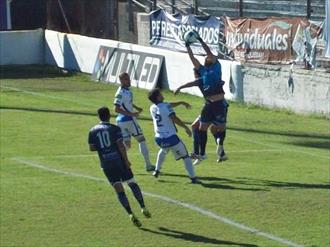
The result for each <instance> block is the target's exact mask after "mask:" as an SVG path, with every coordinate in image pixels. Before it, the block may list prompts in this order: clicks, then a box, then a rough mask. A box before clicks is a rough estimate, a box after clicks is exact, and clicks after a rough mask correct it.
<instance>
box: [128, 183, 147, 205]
mask: <svg viewBox="0 0 330 247" xmlns="http://www.w3.org/2000/svg"><path fill="white" fill-rule="evenodd" d="M128 186H129V187H130V188H131V190H132V192H133V195H134V197H135V199H136V200H137V201H138V203H139V204H140V207H141V208H144V207H145V205H144V200H143V195H142V192H141V189H140V187H139V185H138V184H137V183H129V184H128Z"/></svg>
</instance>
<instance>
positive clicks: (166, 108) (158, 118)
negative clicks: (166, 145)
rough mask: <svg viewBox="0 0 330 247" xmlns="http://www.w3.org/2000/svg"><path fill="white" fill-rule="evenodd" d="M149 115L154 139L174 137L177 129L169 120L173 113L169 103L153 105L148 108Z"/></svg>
mask: <svg viewBox="0 0 330 247" xmlns="http://www.w3.org/2000/svg"><path fill="white" fill-rule="evenodd" d="M150 114H151V116H152V120H153V124H154V130H155V137H156V138H168V137H170V136H173V135H176V132H177V129H176V127H175V124H174V123H173V121H172V119H171V118H170V116H171V115H172V114H175V112H174V111H173V109H172V107H171V105H170V104H169V103H165V102H162V103H158V104H153V105H152V106H151V107H150Z"/></svg>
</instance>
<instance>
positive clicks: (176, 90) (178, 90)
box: [174, 87, 181, 95]
mask: <svg viewBox="0 0 330 247" xmlns="http://www.w3.org/2000/svg"><path fill="white" fill-rule="evenodd" d="M180 90H181V88H180V87H178V88H177V89H175V90H174V95H177V94H178V93H180Z"/></svg>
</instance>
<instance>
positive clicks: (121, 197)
mask: <svg viewBox="0 0 330 247" xmlns="http://www.w3.org/2000/svg"><path fill="white" fill-rule="evenodd" d="M117 196H118V200H119V201H120V204H121V205H122V206H123V207H124V208H125V210H126V212H127V213H128V214H132V209H131V206H130V205H129V202H128V199H127V196H126V194H125V192H118V193H117Z"/></svg>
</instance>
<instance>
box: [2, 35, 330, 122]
mask: <svg viewBox="0 0 330 247" xmlns="http://www.w3.org/2000/svg"><path fill="white" fill-rule="evenodd" d="M0 41H1V46H0V49H1V50H0V52H1V56H0V57H1V62H0V64H1V65H10V64H12V65H15V64H16V65H23V64H26V65H27V64H49V65H54V66H58V67H61V68H65V69H73V70H77V71H81V72H84V73H92V71H93V67H94V63H95V60H96V56H97V53H98V50H99V47H100V45H104V46H109V47H115V48H122V49H127V50H132V51H139V52H144V53H149V54H157V55H163V56H164V58H165V66H163V70H162V72H161V75H160V83H161V85H162V86H163V87H165V88H169V89H171V90H173V89H175V88H176V87H177V86H178V85H179V84H181V83H183V82H186V81H190V80H193V73H192V64H191V62H190V60H189V58H188V56H187V54H185V53H177V52H172V51H168V50H163V49H156V48H151V47H146V46H139V45H133V44H129V43H121V42H117V41H113V40H105V39H96V38H89V37H85V36H80V35H74V34H65V33H59V32H55V31H50V30H46V31H45V32H44V33H43V31H42V30H36V31H18V32H6V31H5V32H0ZM198 59H200V61H201V62H202V60H203V57H198ZM220 62H221V64H222V68H223V79H224V80H225V82H226V84H225V91H226V98H227V99H232V100H235V101H237V100H241V101H243V102H246V103H253V104H257V105H263V106H268V107H271V108H274V107H276V108H285V109H289V110H292V111H294V112H298V113H305V114H306V113H307V114H310V113H316V114H322V115H325V116H327V117H330V75H329V73H322V72H320V71H306V70H298V69H294V70H293V73H292V75H291V78H290V69H289V68H288V67H285V66H277V67H276V66H265V65H253V64H249V65H247V64H245V65H244V66H242V65H240V64H239V63H235V62H230V61H223V60H221V61H220ZM185 92H187V93H190V94H194V95H200V93H199V91H198V89H197V88H196V89H190V90H189V89H186V90H185Z"/></svg>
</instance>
